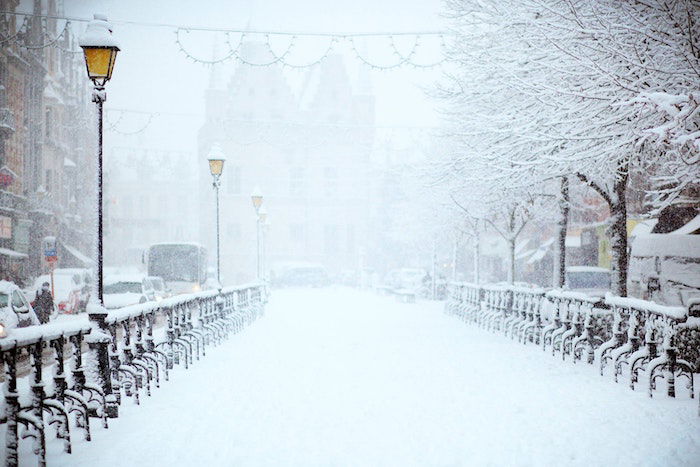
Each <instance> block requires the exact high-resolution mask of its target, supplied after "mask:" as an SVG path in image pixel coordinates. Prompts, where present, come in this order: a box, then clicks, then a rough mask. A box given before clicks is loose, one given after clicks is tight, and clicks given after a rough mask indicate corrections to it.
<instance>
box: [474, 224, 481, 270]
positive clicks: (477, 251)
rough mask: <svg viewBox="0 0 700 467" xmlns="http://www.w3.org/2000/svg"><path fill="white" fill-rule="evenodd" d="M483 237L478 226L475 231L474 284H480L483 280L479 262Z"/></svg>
mask: <svg viewBox="0 0 700 467" xmlns="http://www.w3.org/2000/svg"><path fill="white" fill-rule="evenodd" d="M480 238H481V235H479V225H478V224H477V226H476V228H475V229H474V283H475V284H479V282H480V280H481V278H480V277H479V276H480V274H479V273H480V270H481V268H480V266H481V264H480V261H479V255H480V254H481V251H480V250H481V245H480V243H481V240H480Z"/></svg>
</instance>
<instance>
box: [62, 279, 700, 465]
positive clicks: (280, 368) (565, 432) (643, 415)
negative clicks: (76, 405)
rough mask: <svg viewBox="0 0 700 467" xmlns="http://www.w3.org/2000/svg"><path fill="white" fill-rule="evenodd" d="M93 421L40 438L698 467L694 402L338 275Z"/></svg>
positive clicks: (427, 458)
mask: <svg viewBox="0 0 700 467" xmlns="http://www.w3.org/2000/svg"><path fill="white" fill-rule="evenodd" d="M680 392H683V391H682V390H681V391H680ZM684 397H685V396H684ZM93 423H94V425H93V426H94V427H95V428H94V429H93V441H92V442H90V443H87V442H84V441H78V440H76V442H75V445H74V447H73V452H74V453H73V454H71V455H67V454H63V453H60V452H59V449H58V445H57V444H56V443H54V442H51V443H50V449H49V465H66V466H68V465H70V466H91V467H92V466H98V465H110V466H111V465H128V466H142V465H188V466H217V465H280V466H288V465H299V466H311V465H391V466H394V465H401V466H405V465H537V466H540V465H551V466H554V465H557V466H559V465H586V466H589V465H630V466H631V465H634V466H638V465H660V466H661V465H674V466H676V465H696V466H697V465H699V464H700V417H698V415H697V404H696V403H695V402H694V401H691V400H688V399H678V400H670V399H667V398H665V397H659V398H655V399H653V400H650V399H648V397H647V396H646V394H645V391H643V390H639V391H635V392H632V391H630V390H629V389H628V388H627V387H626V385H623V384H617V385H616V384H615V383H614V382H613V381H612V378H610V377H600V376H598V375H597V374H596V373H595V371H594V369H593V368H591V367H588V366H585V365H580V364H579V365H577V366H574V365H572V364H571V363H569V362H566V363H563V362H562V361H561V360H560V359H559V358H552V357H551V356H550V355H549V354H547V353H543V352H542V351H541V350H539V349H538V348H536V347H534V346H528V347H524V346H522V345H520V344H517V343H514V342H512V341H510V340H509V339H505V338H503V337H501V336H497V335H493V334H490V333H488V332H486V331H482V330H480V329H477V328H474V327H471V326H467V325H464V324H462V323H461V322H459V321H458V320H456V319H455V318H454V317H449V316H446V315H444V314H443V313H442V304H441V303H430V302H420V303H417V304H398V303H396V302H395V301H394V300H393V299H391V298H389V297H377V296H375V295H372V294H371V293H369V292H368V293H362V292H356V291H352V290H348V289H335V288H329V289H321V290H282V291H275V292H274V294H273V296H272V300H271V302H270V304H269V307H268V309H267V313H266V315H265V316H264V317H263V318H262V319H261V320H259V321H258V322H256V323H255V324H254V325H253V326H252V327H250V328H248V329H246V330H245V331H244V332H243V333H242V334H240V335H237V336H233V337H232V338H231V339H230V340H229V341H227V342H226V343H225V344H223V345H221V346H220V347H218V348H215V349H211V350H210V351H209V352H208V355H207V357H205V358H204V359H203V360H200V361H199V362H196V364H195V365H194V366H193V367H192V368H191V369H190V370H189V371H184V370H176V371H175V372H174V373H173V375H172V378H171V381H170V382H169V383H164V384H163V386H162V387H161V388H160V389H158V390H155V393H154V396H153V397H151V398H146V397H143V398H142V406H141V407H135V406H133V405H132V403H131V401H130V400H128V401H127V402H126V403H125V404H124V405H123V406H122V407H121V416H120V418H119V419H116V420H112V421H111V425H110V428H109V430H103V429H102V428H99V427H98V424H97V423H96V422H93ZM77 438H78V437H77V436H76V439H77Z"/></svg>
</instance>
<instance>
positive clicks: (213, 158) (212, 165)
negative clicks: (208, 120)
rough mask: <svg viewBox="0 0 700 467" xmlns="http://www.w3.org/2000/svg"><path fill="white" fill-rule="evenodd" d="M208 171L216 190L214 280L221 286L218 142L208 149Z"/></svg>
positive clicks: (220, 154)
mask: <svg viewBox="0 0 700 467" xmlns="http://www.w3.org/2000/svg"><path fill="white" fill-rule="evenodd" d="M208 160H209V172H211V176H212V177H213V179H214V181H213V183H212V185H213V187H214V191H215V192H216V281H217V282H218V283H219V287H221V263H220V261H221V260H220V234H219V185H221V173H222V172H223V171H224V162H225V161H226V158H225V157H224V153H223V152H221V148H220V147H219V145H218V144H214V145H213V146H212V147H211V150H210V151H209V159H208Z"/></svg>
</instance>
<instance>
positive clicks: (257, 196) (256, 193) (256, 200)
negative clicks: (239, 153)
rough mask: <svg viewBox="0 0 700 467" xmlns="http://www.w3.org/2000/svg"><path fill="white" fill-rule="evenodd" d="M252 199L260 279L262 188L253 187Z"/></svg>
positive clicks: (257, 267) (257, 271)
mask: <svg viewBox="0 0 700 467" xmlns="http://www.w3.org/2000/svg"><path fill="white" fill-rule="evenodd" d="M250 199H251V201H253V207H254V208H255V215H256V218H257V219H256V221H255V237H256V250H257V253H256V257H257V258H256V272H255V276H256V278H257V279H260V269H261V264H260V214H261V209H260V207H261V206H262V203H263V195H262V192H261V191H260V188H259V187H258V186H256V187H255V188H254V189H253V193H252V194H251V195H250Z"/></svg>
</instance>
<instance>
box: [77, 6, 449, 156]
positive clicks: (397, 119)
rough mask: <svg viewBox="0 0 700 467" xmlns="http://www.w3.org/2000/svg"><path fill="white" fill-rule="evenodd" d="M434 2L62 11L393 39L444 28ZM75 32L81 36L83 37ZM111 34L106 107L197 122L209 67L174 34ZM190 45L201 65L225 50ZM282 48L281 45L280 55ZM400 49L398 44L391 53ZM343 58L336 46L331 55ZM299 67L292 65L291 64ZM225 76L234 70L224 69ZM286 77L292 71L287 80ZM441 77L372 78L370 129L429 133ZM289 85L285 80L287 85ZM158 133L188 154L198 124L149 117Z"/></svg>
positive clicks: (124, 30)
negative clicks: (391, 35)
mask: <svg viewBox="0 0 700 467" xmlns="http://www.w3.org/2000/svg"><path fill="white" fill-rule="evenodd" d="M440 9H441V1H440V0H412V1H405V0H404V1H401V0H382V1H377V0H353V1H329V0H297V1H293V2H292V1H288V0H273V1H265V2H259V1H258V2H256V1H254V0H241V1H231V0H207V1H174V0H169V1H168V0H166V1H163V0H155V1H143V0H90V1H87V0H65V13H66V14H67V15H69V16H81V17H89V16H91V15H92V13H94V12H103V13H106V14H107V15H108V17H109V19H110V20H113V21H115V22H118V21H120V20H125V21H129V20H131V21H143V22H159V23H174V24H179V25H193V26H211V27H221V28H241V29H245V28H247V27H249V28H251V29H256V30H294V31H301V32H307V31H309V32H311V31H313V32H330V33H342V32H377V31H381V32H395V31H425V30H443V29H445V20H444V19H443V18H441V17H440ZM82 27H84V26H81V27H80V28H81V29H82ZM115 34H116V35H117V37H118V39H119V40H120V42H121V46H122V52H121V53H120V55H119V57H118V58H117V64H116V68H115V72H114V76H113V79H112V82H110V83H109V84H108V89H107V91H108V101H107V108H110V107H111V108H127V109H136V110H144V111H158V112H175V113H187V114H195V115H201V114H202V112H203V105H204V99H203V91H204V87H205V86H206V83H207V79H208V75H209V68H208V67H206V66H203V65H201V64H198V63H193V62H192V61H190V60H188V59H187V58H186V57H185V56H184V55H183V54H182V53H181V52H180V51H179V50H178V48H177V46H176V44H175V34H174V30H173V29H172V28H152V27H142V26H136V25H125V24H115ZM187 40H188V41H189V42H188V44H189V45H191V46H192V52H195V53H196V54H197V55H198V56H201V57H202V58H206V59H209V58H210V57H211V54H212V50H213V44H214V42H217V41H218V42H219V44H220V45H219V47H220V49H223V48H224V43H223V37H222V36H221V35H219V37H218V38H217V36H216V35H215V34H214V33H206V32H204V33H192V34H190V35H189V36H187ZM375 42H376V41H369V42H368V43H366V44H365V45H366V47H367V53H368V55H369V56H373V57H375V58H377V59H378V60H379V59H383V58H385V56H386V58H389V59H391V58H392V57H391V56H388V55H386V54H387V53H388V52H389V51H390V49H389V48H388V45H384V44H378V43H375ZM283 45H284V44H280V50H281V49H282V48H283V47H282V46H283ZM400 45H402V44H401V43H399V46H400ZM434 45H436V44H435V43H433V44H429V43H426V46H425V47H424V48H422V49H420V51H423V55H420V54H419V55H417V56H416V60H417V61H421V62H425V63H430V62H434V61H436V58H437V57H438V55H437V54H436V53H435V48H434V47H433V46H434ZM323 46H324V40H323V39H319V40H318V42H314V41H311V42H309V41H308V40H307V41H306V42H305V43H304V44H300V45H299V47H297V49H295V53H296V54H297V55H292V56H290V61H296V62H300V63H303V62H305V61H306V60H305V58H307V57H311V56H313V55H314V52H315V51H316V50H321V49H322V48H323ZM343 50H345V49H344V48H343V47H340V48H338V51H340V52H342V51H343ZM295 58H296V59H298V60H294V59H295ZM228 63H229V64H228V65H227V67H228V69H229V73H228V74H230V71H232V70H233V67H234V64H233V62H228ZM346 65H347V67H348V69H349V70H350V71H351V72H352V73H353V74H354V73H355V71H356V70H357V68H358V66H359V62H358V61H357V60H356V59H355V58H354V57H350V56H346ZM293 73H294V72H291V74H292V75H293ZM439 76H440V69H439V68H433V69H429V70H427V71H425V70H414V69H410V68H401V69H395V70H390V71H372V72H371V77H372V82H373V88H374V92H375V96H376V105H377V108H376V110H377V124H378V125H388V126H395V125H399V126H434V125H436V124H437V122H438V118H437V115H436V112H435V109H434V107H435V104H434V102H433V101H432V100H431V99H430V98H429V97H427V96H426V95H425V92H424V90H423V89H424V88H426V87H429V86H430V85H431V84H432V83H433V82H434V81H435V80H437V79H438V78H439ZM291 78H292V80H293V76H292V77H291ZM157 119H158V120H160V122H158V123H156V122H154V123H153V124H154V125H158V126H160V125H162V124H163V123H164V122H166V121H167V122H168V126H169V127H171V128H173V129H175V130H176V131H173V132H172V138H173V139H172V141H171V143H173V145H177V146H180V147H182V146H183V145H185V146H189V147H190V148H193V147H194V142H195V136H196V131H197V130H198V128H199V126H200V123H201V118H200V117H197V116H193V117H189V118H187V117H172V116H170V117H164V116H160V117H157ZM144 122H145V117H139V116H138V115H129V116H127V118H123V119H122V120H121V121H120V122H119V127H118V128H119V129H120V130H122V131H125V132H129V131H132V130H135V129H138V128H139V127H140V126H142V124H143V123H144ZM141 138H142V139H145V140H144V141H141V143H142V144H147V145H148V143H149V141H148V132H145V133H144V135H142V136H141Z"/></svg>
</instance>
